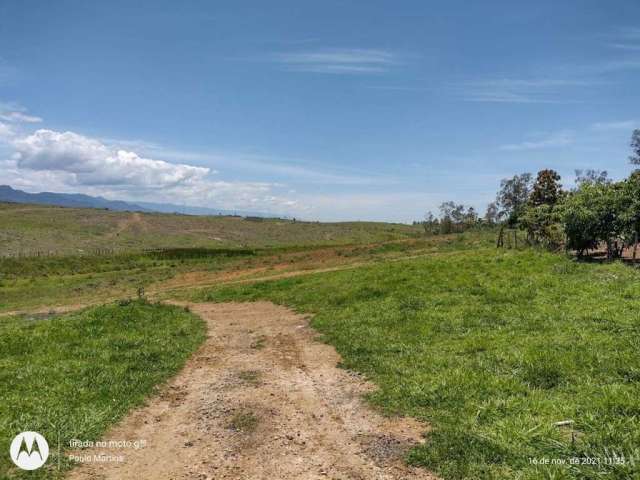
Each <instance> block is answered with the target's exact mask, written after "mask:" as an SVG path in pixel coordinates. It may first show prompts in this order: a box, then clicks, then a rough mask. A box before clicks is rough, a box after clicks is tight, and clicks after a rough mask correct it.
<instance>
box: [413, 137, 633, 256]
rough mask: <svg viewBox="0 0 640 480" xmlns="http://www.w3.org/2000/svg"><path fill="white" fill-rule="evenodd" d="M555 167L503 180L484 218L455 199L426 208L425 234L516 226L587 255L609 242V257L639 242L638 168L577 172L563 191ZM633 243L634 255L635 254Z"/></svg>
mask: <svg viewBox="0 0 640 480" xmlns="http://www.w3.org/2000/svg"><path fill="white" fill-rule="evenodd" d="M630 146H631V149H632V154H631V156H630V157H629V161H630V162H631V164H633V165H640V129H637V130H634V131H633V133H632V135H631V143H630ZM560 180H561V177H560V175H559V174H558V172H556V171H555V170H552V169H543V170H540V171H539V172H538V174H537V176H536V177H535V179H534V177H533V175H532V174H531V173H522V174H519V175H514V176H513V177H511V178H505V179H503V180H502V181H501V182H500V189H499V191H498V193H497V195H496V200H495V202H491V203H490V204H489V205H488V206H487V210H486V212H485V214H484V216H483V217H480V216H479V215H478V214H477V212H476V211H475V209H474V208H473V207H466V206H464V205H462V204H457V203H455V202H451V201H449V202H444V203H442V204H441V205H440V208H439V210H440V212H439V213H440V214H439V215H438V216H436V215H434V214H433V213H432V212H427V214H426V215H425V219H424V221H422V222H414V223H420V224H422V225H423V227H424V229H425V233H427V234H447V233H454V232H463V231H465V230H467V229H469V228H475V227H478V226H495V225H502V226H503V227H509V228H517V229H520V230H523V231H525V232H526V238H527V241H528V242H529V243H530V244H534V245H543V246H545V247H548V248H552V249H557V248H560V247H561V246H564V247H565V248H566V249H568V250H575V251H576V252H577V254H578V256H583V255H584V254H585V253H587V252H588V251H589V250H594V249H597V248H599V247H600V246H601V245H605V246H606V250H607V257H608V258H620V257H621V256H622V253H623V251H624V249H625V248H627V247H629V246H631V245H634V246H637V243H638V237H639V235H640V169H635V170H634V171H633V172H631V174H630V175H629V176H628V177H627V178H625V179H623V180H620V181H617V182H616V181H613V180H612V179H611V178H609V175H608V173H607V171H606V170H594V169H590V170H576V178H575V186H574V187H573V188H571V189H569V190H564V189H563V188H562V184H561V183H560ZM635 253H636V252H635V247H634V257H635Z"/></svg>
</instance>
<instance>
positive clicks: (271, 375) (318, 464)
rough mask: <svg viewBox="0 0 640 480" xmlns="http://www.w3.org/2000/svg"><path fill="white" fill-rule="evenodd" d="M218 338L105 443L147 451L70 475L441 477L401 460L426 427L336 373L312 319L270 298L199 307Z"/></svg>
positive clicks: (175, 479) (334, 358)
mask: <svg viewBox="0 0 640 480" xmlns="http://www.w3.org/2000/svg"><path fill="white" fill-rule="evenodd" d="M191 309H192V311H194V312H195V313H197V314H198V315H200V316H201V317H202V318H204V319H205V320H206V321H207V324H208V338H207V340H206V342H205V343H204V345H203V346H202V347H201V348H200V349H199V350H198V352H196V354H194V355H193V357H192V358H191V359H190V360H189V361H188V362H187V364H186V366H185V367H184V369H183V370H182V371H181V372H180V373H179V374H178V375H177V376H176V377H175V378H174V379H173V380H172V381H171V382H170V383H169V384H167V385H166V386H165V387H164V388H163V389H162V392H161V394H160V395H159V396H157V397H155V398H153V399H151V400H150V401H149V402H148V404H147V405H146V406H144V407H142V408H140V409H138V410H136V411H134V412H133V413H132V414H130V415H129V416H128V417H126V418H125V419H124V420H123V421H122V422H120V424H118V425H117V426H116V427H114V428H113V429H112V430H111V431H110V432H108V434H107V435H106V437H105V439H106V440H135V439H141V440H144V441H146V446H145V447H144V448H140V449H137V450H136V449H115V450H114V449H103V450H101V449H89V450H83V451H81V452H78V453H79V454H80V455H82V456H85V457H86V456H87V455H89V456H92V455H94V454H100V453H104V454H107V455H113V456H116V457H117V456H118V455H122V456H123V458H124V459H123V461H120V462H102V463H83V464H81V465H79V466H78V467H76V468H75V469H74V470H73V471H72V472H71V474H70V476H69V478H71V479H92V480H95V479H118V480H121V479H135V480H145V479H153V480H156V479H172V480H179V479H202V480H207V479H249V480H251V479H265V480H266V479H269V480H271V479H287V480H288V479H325V478H331V479H344V480H347V479H357V480H365V479H381V480H392V479H408V478H414V479H433V478H435V477H434V476H433V475H431V474H430V473H429V472H427V471H426V470H423V469H419V468H413V467H408V466H407V465H406V464H405V463H404V462H403V455H404V453H405V452H406V451H407V449H409V448H410V447H411V446H412V445H415V444H417V443H419V442H421V441H422V433H423V432H424V431H425V430H427V426H426V425H423V424H421V423H419V422H417V421H415V420H412V419H407V418H386V417H383V416H381V415H380V414H378V413H377V412H375V411H373V410H371V409H370V408H369V407H368V406H366V405H365V404H364V403H363V401H362V399H361V396H362V394H363V393H365V392H368V391H371V390H372V388H373V386H372V384H370V383H368V382H366V381H365V380H364V379H362V378H361V377H359V376H357V375H355V374H352V373H349V372H347V371H345V370H342V369H339V368H337V367H336V365H337V363H338V362H339V360H340V358H339V356H338V354H337V353H336V352H335V350H334V349H333V348H332V347H330V346H328V345H326V344H323V343H321V342H319V341H316V340H315V333H314V331H313V330H312V329H311V328H310V327H309V326H308V320H307V318H305V317H303V316H301V315H297V314H295V313H293V312H292V311H290V310H288V309H286V308H284V307H281V306H276V305H274V304H272V303H269V302H256V303H223V304H197V305H192V306H191Z"/></svg>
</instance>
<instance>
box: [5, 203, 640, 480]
mask: <svg viewBox="0 0 640 480" xmlns="http://www.w3.org/2000/svg"><path fill="white" fill-rule="evenodd" d="M38 208H39V207H38ZM79 212H80V213H82V211H79ZM103 213H104V214H105V215H116V214H113V213H112V212H101V214H103ZM168 217H171V216H168ZM173 217H176V218H178V217H179V216H173ZM213 220H218V219H213ZM222 220H224V221H227V219H221V221H222ZM189 221H191V220H189ZM229 221H231V222H244V221H243V220H240V219H230V220H229ZM269 222H271V221H268V222H253V224H252V225H251V228H254V229H259V228H262V227H264V225H265V223H269ZM273 222H275V221H273ZM248 223H251V222H248ZM239 224H241V223H239ZM258 225H260V226H258ZM293 225H294V224H291V226H293ZM299 225H302V224H297V225H296V226H295V227H292V228H298V226H299ZM380 225H381V224H380ZM307 226H308V225H307ZM325 226H326V225H325ZM321 227H322V224H321ZM321 227H317V228H321ZM274 228H275V227H274ZM278 228H279V227H278ZM313 228H316V227H313ZM376 228H378V227H376ZM385 228H390V229H393V228H395V226H387V227H384V228H378V229H377V230H375V232H377V233H375V235H373V234H372V235H373V236H365V237H366V238H365V239H363V238H360V239H359V240H358V241H359V242H363V241H364V240H366V241H367V242H368V241H369V240H370V239H371V238H378V240H387V238H386V236H387V234H390V232H389V231H387V230H385ZM411 228H413V227H411ZM254 231H255V232H258V230H254ZM411 232H415V229H414V230H410V231H409V233H411ZM68 233H69V232H65V235H66V234H68ZM343 233H344V231H343ZM396 233H397V232H396ZM56 234H57V233H55V232H51V231H49V233H47V235H52V236H53V235H56ZM405 234H406V232H404V233H402V235H405ZM100 235H104V232H102V233H101V234H100ZM100 235H99V236H100ZM304 235H305V236H306V235H309V238H310V237H311V236H312V235H311V234H310V233H308V232H305V234H304ZM376 235H377V237H376ZM394 235H395V234H394ZM402 235H401V238H400V239H397V238H395V237H394V238H395V240H396V241H392V242H386V241H378V242H377V243H373V244H367V243H366V242H365V243H358V242H355V243H352V244H347V243H340V244H336V246H334V247H323V248H320V247H318V246H317V242H316V243H315V244H313V245H312V244H306V245H305V241H301V243H300V244H298V245H296V244H295V243H293V242H295V241H297V240H295V239H294V240H291V242H292V243H291V244H282V245H279V246H271V247H264V246H263V247H255V248H242V247H240V246H238V245H234V246H232V249H231V250H225V249H223V248H222V247H220V246H217V248H215V249H208V250H176V251H173V252H169V253H162V254H157V253H153V252H151V253H140V252H139V251H135V250H133V251H130V252H128V253H123V254H117V255H100V256H92V255H85V254H82V255H70V256H62V257H56V256H54V257H30V258H19V259H10V258H9V259H7V258H5V259H0V272H1V273H2V277H1V278H0V311H5V312H6V311H8V310H11V309H27V310H28V309H30V308H40V309H42V307H46V306H51V305H59V304H64V303H83V302H86V303H96V302H101V301H102V302H104V301H107V300H109V302H110V303H109V304H108V305H107V306H104V307H95V308H91V309H88V310H84V311H81V312H79V313H75V314H68V315H63V316H55V315H54V316H51V315H47V314H43V315H30V316H29V315H23V316H20V317H16V316H12V317H6V316H5V317H1V316H0V367H1V368H0V377H1V381H0V418H1V419H2V423H1V424H0V443H5V444H6V443H7V442H8V441H9V439H10V438H11V437H12V436H13V435H15V433H16V432H17V431H21V430H26V429H32V430H36V431H40V432H41V433H44V434H45V436H47V437H53V438H57V435H58V434H60V436H61V439H62V441H63V443H64V440H65V439H68V438H71V437H76V438H81V437H82V438H93V439H95V438H98V437H99V436H100V434H101V433H102V432H103V431H104V430H105V429H106V428H107V427H108V426H109V425H111V424H113V423H114V422H115V421H117V419H118V418H121V417H122V416H123V415H124V414H125V413H126V412H127V411H128V410H129V409H130V408H131V407H132V406H134V405H138V404H139V403H140V402H142V401H143V399H144V398H145V396H147V395H149V394H150V393H151V392H153V391H154V386H155V385H158V384H159V383H162V382H163V381H164V380H165V379H166V378H168V377H169V376H170V375H171V374H172V373H173V372H175V371H176V370H177V369H178V368H179V367H180V365H182V363H183V362H184V360H185V359H186V357H187V356H188V355H189V354H190V353H191V352H192V351H193V350H194V349H195V348H196V347H197V345H198V344H199V342H200V341H201V340H202V338H203V331H204V326H203V324H202V322H201V321H199V320H198V319H197V318H195V317H194V316H193V315H191V314H189V313H188V312H185V311H183V310H182V309H179V308H176V307H166V306H162V305H155V304H153V305H152V304H147V303H145V302H124V304H122V305H119V304H118V303H113V301H112V299H113V298H114V296H120V297H131V296H135V292H136V289H137V287H139V286H145V287H146V286H149V285H153V284H154V282H162V281H164V280H167V279H171V278H173V277H175V276H176V275H182V274H191V273H194V274H198V275H200V274H202V273H203V272H204V273H205V274H207V275H208V274H213V275H214V277H207V276H206V275H205V276H204V277H197V276H196V277H194V278H196V280H195V281H194V283H192V284H187V286H185V287H181V288H180V289H177V290H168V291H160V292H159V296H157V297H156V298H179V299H183V300H194V301H226V300H239V301H252V300H258V299H267V300H272V301H274V302H277V303H280V304H285V305H288V306H291V307H293V308H295V309H297V310H299V311H302V312H306V313H312V314H313V315H314V316H313V325H314V326H315V328H316V329H317V330H318V331H319V332H321V334H322V335H323V337H324V339H325V340H326V341H327V342H328V343H330V344H332V345H334V346H335V347H336V348H337V349H338V351H339V352H340V353H341V355H342V357H343V366H344V367H346V368H350V369H353V370H356V371H359V372H362V373H364V374H365V375H366V376H368V377H369V378H370V379H371V380H372V381H373V382H374V383H375V384H377V386H378V387H379V389H378V390H377V391H376V392H375V393H373V394H371V395H370V396H369V399H370V401H371V402H373V403H374V404H375V405H377V406H378V407H379V408H381V409H382V410H383V411H385V412H387V413H389V414H401V415H409V416H414V417H417V418H419V419H422V420H424V421H426V422H428V423H429V424H430V425H431V431H430V432H429V433H428V434H427V436H426V439H427V441H426V443H425V444H424V445H423V446H420V447H418V448H416V449H414V450H412V451H411V452H410V454H409V455H408V458H407V460H408V461H409V462H411V463H413V464H416V465H420V466H424V467H426V468H429V469H431V470H433V471H435V472H437V473H438V474H439V475H441V477H442V478H444V479H447V480H453V479H512V478H518V479H527V480H529V479H530V480H533V479H539V478H543V479H565V478H566V479H583V478H586V479H628V478H640V387H639V385H640V340H639V339H640V335H639V334H640V317H639V316H638V311H640V272H639V271H638V270H636V269H633V268H631V267H629V266H624V265H622V264H618V263H614V264H595V263H580V262H576V261H574V260H572V259H571V258H569V257H566V256H564V255H560V254H551V253H547V252H543V251H538V250H533V249H521V250H496V248H495V247H494V246H493V245H494V242H495V232H494V231H492V230H477V231H471V232H467V233H464V234H460V235H453V236H435V237H426V238H421V239H417V238H408V237H402ZM411 235H414V233H411ZM45 237H46V235H45ZM383 237H384V238H383ZM101 238H102V237H101ZM341 238H342V240H344V241H345V242H346V241H347V240H349V241H354V238H353V237H349V236H346V237H341ZM315 240H316V241H317V240H318V238H316V239H315ZM334 240H335V239H334ZM398 240H399V241H398ZM80 241H84V240H82V239H81V240H80ZM100 241H103V240H100ZM145 241H146V240H144V239H141V240H140V242H141V243H140V245H145V246H148V245H146V244H145V243H144V242H145ZM314 245H316V246H314ZM181 247H185V245H182V246H181ZM326 266H330V267H347V268H346V269H343V270H340V271H333V272H324V273H311V274H305V275H302V276H297V277H293V278H285V279H281V280H273V281H257V282H256V281H252V282H253V283H246V284H235V285H223V284H221V285H219V286H217V287H211V288H198V280H197V279H198V278H205V279H206V278H214V279H216V278H218V277H215V275H218V274H221V275H224V274H229V273H238V272H245V274H246V275H248V276H249V277H248V278H253V276H255V275H258V276H260V275H269V274H270V272H280V271H282V272H287V271H289V269H293V270H297V271H298V273H307V270H313V269H316V268H317V269H321V270H322V269H323V268H325V267H326ZM257 267H259V268H257ZM276 267H278V268H280V270H274V269H275V268H276ZM256 268H257V270H256ZM231 278H232V279H233V278H236V277H233V276H232V277H231ZM213 283H214V284H215V283H216V282H213ZM45 311H46V310H45ZM16 372H18V373H16ZM96 378H97V379H100V381H99V382H96V381H92V379H96ZM40 392H46V394H44V395H43V394H42V393H40ZM69 398H70V399H71V400H70V401H71V404H69V403H68V402H69V400H68V399H69ZM114 398H118V399H121V401H119V402H114V401H113V399H114ZM70 412H73V413H70ZM43 418H46V419H47V420H48V423H47V422H44V421H43V420H42V419H43ZM565 421H570V422H571V423H567V424H562V425H558V422H565ZM56 446H57V445H56ZM54 453H55V452H54ZM573 459H577V460H573ZM56 461H57V460H54V461H53V462H50V463H51V465H52V467H51V468H50V470H48V471H46V472H44V473H41V474H40V475H41V476H40V477H37V476H35V477H34V476H27V475H24V474H23V475H24V478H49V477H47V475H55V474H57V473H56V468H57V465H56ZM0 462H4V463H0V478H2V476H3V475H9V474H10V475H15V476H17V478H21V477H19V473H17V472H16V471H15V470H12V469H11V465H12V464H10V463H8V462H9V460H8V458H4V457H3V460H0ZM544 462H548V463H549V464H546V465H541V463H544ZM594 462H597V464H594ZM62 466H63V468H66V465H65V464H64V462H63V465H62ZM42 475H44V476H42Z"/></svg>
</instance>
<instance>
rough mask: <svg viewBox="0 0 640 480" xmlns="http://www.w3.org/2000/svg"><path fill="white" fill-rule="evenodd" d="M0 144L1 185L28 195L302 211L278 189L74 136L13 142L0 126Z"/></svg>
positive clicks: (38, 134)
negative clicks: (2, 153)
mask: <svg viewBox="0 0 640 480" xmlns="http://www.w3.org/2000/svg"><path fill="white" fill-rule="evenodd" d="M5 131H6V135H4V137H2V136H1V135H2V132H5ZM0 139H1V140H2V142H3V143H4V144H6V145H7V146H8V147H9V148H10V149H13V152H14V153H13V156H12V158H11V159H10V160H5V161H3V162H0V176H1V177H2V179H3V183H9V184H11V185H14V186H16V187H18V188H25V189H27V190H28V191H42V190H45V189H46V190H51V191H59V192H81V193H87V194H90V195H103V196H105V197H107V198H115V199H122V200H133V201H135V200H141V201H143V200H146V201H156V202H169V203H181V204H185V205H196V206H208V207H217V208H226V209H251V210H254V211H263V212H265V211H266V212H274V211H275V212H284V213H288V212H289V211H292V210H296V211H303V210H304V208H305V207H304V206H302V205H300V204H299V203H298V202H297V201H296V200H295V199H292V198H290V197H288V196H281V195H278V194H277V193H275V190H276V189H277V188H278V186H277V185H275V184H272V183H266V182H235V181H234V182H229V181H224V180H218V179H215V178H212V175H213V174H214V173H215V172H213V171H212V170H211V169H209V168H206V167H200V166H194V165H188V164H182V163H171V162H167V161H164V160H157V159H153V158H146V157H145V156H142V155H139V154H138V153H136V152H134V151H130V150H125V149H121V148H120V149H119V148H115V147H112V146H110V145H107V144H105V143H104V142H102V141H100V140H97V139H94V138H89V137H86V136H83V135H79V134H77V133H74V132H57V131H53V130H47V129H40V130H36V131H35V132H33V133H31V134H29V135H23V136H17V135H15V134H14V133H13V131H12V130H11V127H10V126H8V125H5V124H3V123H0Z"/></svg>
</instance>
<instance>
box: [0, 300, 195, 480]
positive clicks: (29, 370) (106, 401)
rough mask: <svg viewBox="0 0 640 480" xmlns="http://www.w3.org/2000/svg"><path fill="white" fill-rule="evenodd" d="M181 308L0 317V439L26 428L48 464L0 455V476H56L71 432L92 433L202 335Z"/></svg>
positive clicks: (137, 306) (133, 306) (139, 306)
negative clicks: (45, 450)
mask: <svg viewBox="0 0 640 480" xmlns="http://www.w3.org/2000/svg"><path fill="white" fill-rule="evenodd" d="M204 330H205V327H204V324H203V322H202V321H201V320H200V319H199V318H198V317H196V316H195V315H192V314H190V313H187V312H185V311H184V310H183V309H181V308H177V307H168V306H163V305H151V304H147V303H144V302H131V303H122V304H115V305H113V304H112V305H107V306H103V307H97V308H93V309H89V310H84V311H81V312H78V313H74V314H69V315H64V316H58V317H48V316H46V315H45V316H24V317H13V318H6V317H5V318H3V319H0V419H2V422H1V423H0V444H2V445H9V444H10V442H11V439H12V438H13V436H14V435H16V434H17V433H19V432H21V431H25V430H33V431H37V432H40V433H42V434H43V435H44V436H45V438H46V439H47V440H48V442H49V446H50V452H51V453H50V456H51V458H50V460H49V461H48V462H47V468H43V469H40V470H37V471H34V472H26V471H22V470H19V469H18V468H17V467H15V466H14V465H13V463H11V460H10V458H9V455H6V454H4V453H3V454H2V455H1V456H0V478H25V479H26V478H29V479H36V478H58V477H60V474H61V473H62V472H60V471H58V468H57V467H58V460H60V462H61V467H62V470H63V471H64V469H66V468H67V467H68V465H67V460H66V459H65V458H64V456H63V457H62V458H60V459H58V457H57V451H58V439H59V440H60V444H61V447H62V451H63V452H64V450H65V449H66V448H65V445H68V442H69V440H71V439H80V440H97V439H99V438H100V436H101V434H102V433H103V432H104V431H105V429H106V428H107V427H108V426H110V425H112V424H113V423H114V422H116V421H117V420H118V419H119V418H121V417H122V416H123V415H124V414H125V413H126V412H127V411H128V410H129V409H131V408H132V407H134V406H136V405H139V404H140V403H141V402H142V401H143V400H144V398H145V397H146V396H147V395H148V394H149V393H150V392H152V391H153V389H154V387H155V386H156V385H158V384H159V383H161V382H162V381H164V380H165V379H167V378H168V377H169V376H171V375H172V374H173V373H175V372H176V371H177V370H178V369H179V368H180V367H181V366H182V365H183V363H184V361H185V359H186V358H187V357H188V356H189V354H191V353H192V352H193V351H194V350H195V349H196V348H197V346H198V345H199V344H200V343H201V342H202V340H204Z"/></svg>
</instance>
